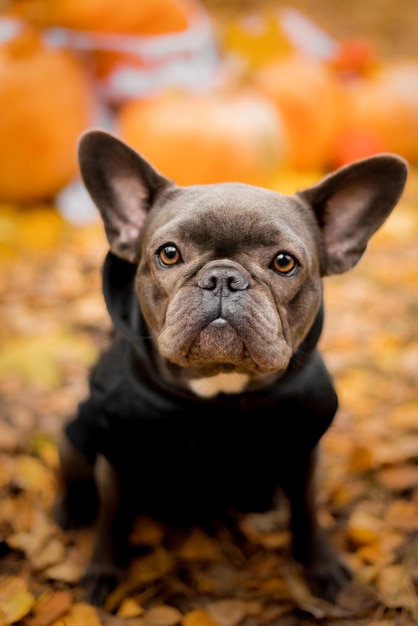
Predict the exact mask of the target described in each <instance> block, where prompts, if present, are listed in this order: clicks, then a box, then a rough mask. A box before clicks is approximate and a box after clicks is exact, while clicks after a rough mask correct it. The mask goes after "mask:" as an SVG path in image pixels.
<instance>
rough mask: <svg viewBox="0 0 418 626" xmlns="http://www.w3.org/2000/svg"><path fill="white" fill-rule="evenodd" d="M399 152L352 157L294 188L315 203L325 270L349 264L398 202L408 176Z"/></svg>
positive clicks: (338, 270) (343, 268)
mask: <svg viewBox="0 0 418 626" xmlns="http://www.w3.org/2000/svg"><path fill="white" fill-rule="evenodd" d="M407 172H408V169H407V164H406V162H405V161H404V160H403V159H401V158H400V157H398V156H396V155H392V154H381V155H377V156H374V157H370V158H368V159H363V160H362V161H356V162H355V163H352V164H350V165H347V166H345V167H342V168H341V169H339V170H337V171H336V172H334V173H333V174H330V175H329V176H326V177H325V178H324V179H323V180H322V181H320V182H319V183H318V184H316V185H314V186H313V187H309V188H308V189H305V190H304V191H301V192H299V193H298V194H297V196H299V197H300V198H303V199H304V200H305V201H306V202H308V204H309V205H310V206H311V208H312V209H313V211H314V213H315V215H316V218H317V220H318V223H319V226H320V228H321V231H322V236H323V239H324V244H325V250H326V255H327V264H326V267H325V268H324V273H325V274H327V275H329V274H339V273H341V272H345V271H347V270H349V269H351V268H352V267H353V266H354V265H355V264H356V263H357V261H358V260H359V259H360V257H361V255H362V254H363V252H364V251H365V249H366V247H367V242H368V241H369V239H370V237H371V236H372V235H373V233H375V232H376V230H377V229H378V228H379V227H380V226H381V225H382V224H383V222H384V221H385V219H386V218H387V217H388V215H389V213H390V212H391V211H392V209H393V208H394V206H395V205H396V203H397V202H398V200H399V198H400V196H401V194H402V191H403V188H404V186H405V181H406V177H407Z"/></svg>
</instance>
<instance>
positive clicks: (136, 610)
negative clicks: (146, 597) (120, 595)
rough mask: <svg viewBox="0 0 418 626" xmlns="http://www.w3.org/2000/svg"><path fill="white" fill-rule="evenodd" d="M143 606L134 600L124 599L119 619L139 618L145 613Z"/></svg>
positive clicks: (119, 611) (118, 613)
mask: <svg viewBox="0 0 418 626" xmlns="http://www.w3.org/2000/svg"><path fill="white" fill-rule="evenodd" d="M144 612H145V611H144V609H143V608H142V606H140V605H139V604H138V602H137V601H136V600H134V599H133V598H124V599H123V600H122V603H121V605H120V607H119V609H118V612H117V615H119V617H138V616H139V615H142V614H143V613H144Z"/></svg>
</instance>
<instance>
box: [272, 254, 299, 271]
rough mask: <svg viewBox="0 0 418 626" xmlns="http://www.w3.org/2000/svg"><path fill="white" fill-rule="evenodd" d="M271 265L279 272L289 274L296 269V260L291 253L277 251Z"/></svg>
mask: <svg viewBox="0 0 418 626" xmlns="http://www.w3.org/2000/svg"><path fill="white" fill-rule="evenodd" d="M272 267H273V269H274V270H275V271H276V272H278V273H279V274H286V275H289V274H292V273H293V272H294V271H295V270H296V268H297V262H296V259H295V258H294V257H293V256H292V255H291V254H287V253H286V252H279V254H278V255H277V256H275V257H274V259H273V263H272Z"/></svg>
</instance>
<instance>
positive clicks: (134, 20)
mask: <svg viewBox="0 0 418 626" xmlns="http://www.w3.org/2000/svg"><path fill="white" fill-rule="evenodd" d="M190 4H191V0H117V1H115V0H22V4H21V6H20V7H19V6H18V7H17V9H16V11H17V12H19V14H20V15H21V16H23V17H25V18H26V19H28V20H30V21H32V22H33V23H34V24H36V25H38V26H43V27H45V26H61V27H64V28H72V29H75V30H86V31H95V32H101V33H120V34H128V33H132V34H146V35H155V34H162V33H169V32H175V31H181V30H184V29H186V28H187V11H188V9H189V5H190Z"/></svg>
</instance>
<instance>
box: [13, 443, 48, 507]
mask: <svg viewBox="0 0 418 626" xmlns="http://www.w3.org/2000/svg"><path fill="white" fill-rule="evenodd" d="M15 483H16V484H17V485H18V486H19V487H20V488H21V489H23V490H24V491H25V492H27V493H29V494H31V495H33V496H34V497H36V501H37V502H39V503H40V504H41V505H42V506H44V507H45V508H48V507H50V506H51V505H52V503H53V501H54V500H55V496H56V489H57V482H56V478H55V476H54V474H53V473H52V471H51V470H50V469H48V468H47V467H45V465H43V463H41V461H39V459H35V457H32V456H29V455H27V454H22V455H20V456H19V457H18V459H17V461H16V476H15Z"/></svg>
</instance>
